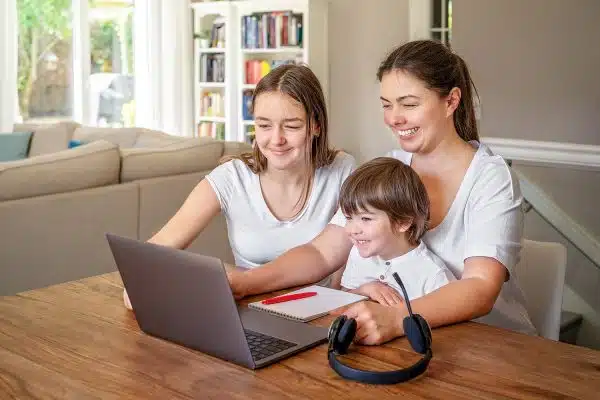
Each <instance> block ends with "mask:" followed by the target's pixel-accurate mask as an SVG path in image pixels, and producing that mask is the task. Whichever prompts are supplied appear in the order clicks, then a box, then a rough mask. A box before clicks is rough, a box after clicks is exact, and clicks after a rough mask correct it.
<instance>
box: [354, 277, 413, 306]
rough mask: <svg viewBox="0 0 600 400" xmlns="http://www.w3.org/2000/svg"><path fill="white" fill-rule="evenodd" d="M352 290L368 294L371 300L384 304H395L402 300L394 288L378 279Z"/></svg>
mask: <svg viewBox="0 0 600 400" xmlns="http://www.w3.org/2000/svg"><path fill="white" fill-rule="evenodd" d="M352 292H354V293H358V294H362V295H364V296H368V297H369V298H370V299H371V300H373V301H376V302H378V303H380V304H383V305H386V306H395V305H398V304H401V303H403V302H404V300H403V299H402V297H401V296H400V295H399V294H398V292H396V289H394V288H392V287H390V286H388V285H386V284H385V283H383V282H379V281H373V282H369V283H365V284H363V285H361V286H359V287H358V288H356V289H354V290H352Z"/></svg>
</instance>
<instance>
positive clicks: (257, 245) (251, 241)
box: [206, 152, 356, 268]
mask: <svg viewBox="0 0 600 400" xmlns="http://www.w3.org/2000/svg"><path fill="white" fill-rule="evenodd" d="M355 166H356V162H355V160H354V157H352V156H351V155H349V154H347V153H342V152H340V153H338V154H337V156H336V158H335V160H334V161H333V162H332V163H331V164H330V165H328V166H325V167H321V168H319V169H317V170H316V171H315V176H314V180H313V184H312V188H311V192H310V194H309V197H308V199H307V202H306V204H305V206H304V208H303V209H302V211H301V212H300V213H299V214H298V215H296V216H295V217H294V218H293V219H291V220H287V221H280V220H279V219H277V218H276V217H275V216H274V215H273V213H271V211H270V210H269V207H268V206H267V204H266V203H265V200H264V198H263V194H262V190H261V186H260V181H259V176H258V175H257V174H255V173H253V172H252V171H251V170H250V168H248V166H246V164H244V163H243V162H242V161H240V160H231V161H228V162H226V163H224V164H221V165H219V166H218V167H216V168H215V169H214V170H212V171H211V172H210V174H208V175H207V176H206V180H207V181H208V182H209V183H210V185H211V186H212V188H213V190H214V191H215V194H216V195H217V198H218V200H219V203H220V204H221V212H222V213H223V214H224V215H225V219H226V221H227V232H228V235H229V244H230V245H231V250H232V252H233V255H234V257H235V263H236V265H238V266H240V267H246V268H253V267H257V266H260V265H262V264H265V263H267V262H269V261H271V260H273V259H275V258H277V257H278V256H279V255H281V254H282V253H284V252H285V251H287V250H289V249H291V248H293V247H296V246H299V245H302V244H305V243H308V242H310V241H311V240H312V239H314V238H315V237H316V236H317V235H318V234H319V233H321V231H322V230H323V229H324V228H325V227H326V226H327V223H328V222H329V221H330V220H331V218H332V217H333V215H334V214H335V212H336V210H337V208H338V195H339V192H340V189H341V186H342V183H343V182H344V180H345V179H346V178H347V177H348V175H350V173H351V172H352V171H353V170H354V168H355Z"/></svg>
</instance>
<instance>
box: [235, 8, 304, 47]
mask: <svg viewBox="0 0 600 400" xmlns="http://www.w3.org/2000/svg"><path fill="white" fill-rule="evenodd" d="M241 24H242V26H241V28H242V47H243V48H246V49H257V48H258V49H265V48H269V49H276V48H279V47H285V46H297V47H302V44H303V43H302V36H303V35H302V30H303V26H302V25H303V18H302V14H294V13H293V12H291V11H273V12H263V13H253V14H251V15H245V16H243V17H242V22H241Z"/></svg>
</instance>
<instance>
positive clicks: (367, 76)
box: [329, 0, 409, 162]
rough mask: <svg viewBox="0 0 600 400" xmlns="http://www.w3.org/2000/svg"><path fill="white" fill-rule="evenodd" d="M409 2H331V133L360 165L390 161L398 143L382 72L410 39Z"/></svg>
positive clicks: (388, 0) (335, 143)
mask: <svg viewBox="0 0 600 400" xmlns="http://www.w3.org/2000/svg"><path fill="white" fill-rule="evenodd" d="M408 3H409V0H372V1H369V2H365V1H361V0H330V4H329V62H330V68H329V71H330V72H329V74H330V76H329V90H330V95H331V97H330V100H331V101H330V104H331V107H330V109H329V112H330V119H331V123H330V131H331V136H330V137H331V141H332V143H333V145H334V146H336V147H338V148H342V149H344V150H346V151H348V152H349V153H351V154H353V155H354V156H355V157H356V158H357V161H358V162H364V161H366V160H369V159H371V158H373V157H377V156H381V155H384V154H385V153H386V152H388V151H389V150H391V149H392V148H394V147H395V146H396V140H395V139H394V138H393V136H392V134H391V133H390V131H389V130H388V129H387V128H386V126H385V125H384V123H383V113H382V109H381V103H380V100H379V82H378V81H377V77H376V72H377V67H378V66H379V63H380V62H381V60H382V59H383V58H384V57H385V55H386V54H387V53H388V52H389V51H390V50H391V49H392V48H393V47H395V46H397V45H399V44H400V43H402V42H405V41H407V40H408V38H409V16H408V15H409V12H408Z"/></svg>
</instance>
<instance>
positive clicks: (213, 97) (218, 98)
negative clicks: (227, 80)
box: [199, 91, 225, 117]
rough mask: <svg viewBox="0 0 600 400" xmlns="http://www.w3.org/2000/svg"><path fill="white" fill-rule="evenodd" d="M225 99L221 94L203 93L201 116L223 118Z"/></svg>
mask: <svg viewBox="0 0 600 400" xmlns="http://www.w3.org/2000/svg"><path fill="white" fill-rule="evenodd" d="M224 97H225V96H223V94H221V93H220V92H209V91H207V92H203V93H202V98H201V99H200V109H199V111H200V115H202V116H205V117H222V116H223V112H224V108H225V107H224Z"/></svg>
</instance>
